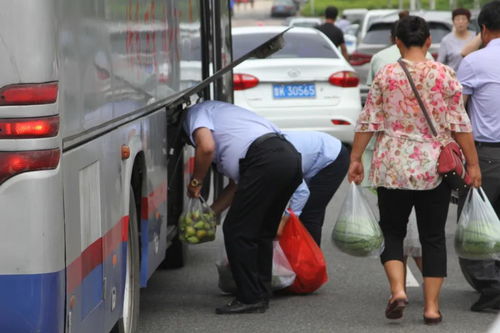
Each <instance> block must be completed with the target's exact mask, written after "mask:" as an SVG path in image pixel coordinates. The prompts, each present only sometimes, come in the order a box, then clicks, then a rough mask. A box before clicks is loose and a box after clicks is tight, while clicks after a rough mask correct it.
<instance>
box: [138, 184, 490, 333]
mask: <svg viewBox="0 0 500 333" xmlns="http://www.w3.org/2000/svg"><path fill="white" fill-rule="evenodd" d="M346 189H347V185H346V184H343V186H342V187H341V188H340V189H339V191H338V192H337V193H336V194H335V196H334V198H333V200H332V202H331V203H330V206H329V207H328V212H327V216H326V220H325V226H324V228H323V240H322V248H323V251H324V255H325V258H326V261H327V263H328V274H329V281H328V283H327V284H325V285H324V286H323V287H322V288H321V289H319V290H318V291H317V292H315V293H313V294H311V295H307V296H277V297H275V298H274V299H273V300H272V301H271V307H270V309H269V310H268V311H267V312H266V313H264V314H245V315H233V316H219V315H215V314H214V308H215V307H216V306H219V305H222V304H224V303H225V302H227V301H229V300H230V299H231V298H230V297H229V296H225V295H222V294H221V292H220V291H219V289H218V287H217V279H218V275H217V270H216V267H215V261H216V260H217V257H218V254H219V252H220V248H221V246H222V235H221V234H220V230H219V234H218V238H217V240H216V241H214V242H212V243H205V244H200V245H197V246H191V247H190V248H189V249H190V251H189V256H188V264H187V265H186V266H185V267H184V268H182V269H178V270H166V271H161V270H160V271H158V272H156V273H155V274H154V275H153V277H152V278H151V280H150V282H149V286H148V288H146V289H143V290H142V292H141V314H140V329H139V332H141V333H153V332H207V333H208V332H287V333H291V332H353V333H361V332H454V333H461V332H463V333H472V332H486V331H487V330H488V328H489V327H490V326H491V324H492V323H493V321H494V320H495V319H496V314H494V313H474V312H471V311H469V307H470V305H471V304H472V303H473V302H474V301H475V300H476V298H477V294H476V293H475V292H474V291H473V290H472V288H470V287H469V285H468V284H467V283H466V282H465V280H464V278H463V276H462V273H461V272H460V268H459V266H458V262H457V258H456V255H455V252H454V249H453V242H452V241H453V234H454V229H455V221H456V214H455V211H456V206H453V205H452V206H450V214H449V219H448V225H447V239H448V278H447V279H446V282H445V285H444V288H443V291H442V296H441V311H442V313H443V317H444V321H443V323H442V324H441V325H438V326H436V327H432V328H430V327H427V326H425V325H424V324H423V322H422V306H423V302H422V293H421V287H420V286H421V281H422V279H421V277H420V276H419V274H417V272H418V271H417V269H416V267H415V266H414V265H413V264H410V270H411V272H412V274H413V275H414V276H415V277H416V281H417V282H418V285H419V286H416V283H411V285H412V286H409V287H408V296H409V301H410V304H409V306H408V308H407V310H406V311H405V316H404V318H403V319H402V320H398V321H389V320H387V319H385V317H384V309H385V305H386V302H387V299H388V297H389V291H388V286H387V281H386V279H385V275H384V272H383V268H382V266H381V265H380V262H379V260H378V259H376V258H354V257H350V256H347V255H345V254H343V253H341V252H339V251H338V250H337V249H335V248H334V247H333V246H332V244H331V242H330V235H331V231H332V229H333V225H334V222H335V220H336V217H337V215H338V212H339V208H340V206H341V205H342V203H343V199H344V197H345V193H346Z"/></svg>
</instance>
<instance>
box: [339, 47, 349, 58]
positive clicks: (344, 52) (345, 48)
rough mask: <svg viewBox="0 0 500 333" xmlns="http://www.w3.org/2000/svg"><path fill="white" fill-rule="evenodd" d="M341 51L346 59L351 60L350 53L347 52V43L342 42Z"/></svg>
mask: <svg viewBox="0 0 500 333" xmlns="http://www.w3.org/2000/svg"><path fill="white" fill-rule="evenodd" d="M340 51H341V52H342V56H343V57H344V59H345V60H347V61H349V54H348V53H347V47H346V46H345V43H342V44H340Z"/></svg>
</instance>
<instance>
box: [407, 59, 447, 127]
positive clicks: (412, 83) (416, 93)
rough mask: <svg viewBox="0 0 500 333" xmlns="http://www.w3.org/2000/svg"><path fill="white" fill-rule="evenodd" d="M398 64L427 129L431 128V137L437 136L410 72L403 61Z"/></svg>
mask: <svg viewBox="0 0 500 333" xmlns="http://www.w3.org/2000/svg"><path fill="white" fill-rule="evenodd" d="M398 63H399V65H401V68H403V71H404V72H405V74H406V77H407V78H408V82H409V83H410V86H411V89H412V90H413V93H414V94H415V97H416V98H417V102H418V105H420V109H422V112H423V113H424V116H425V120H427V123H428V124H429V127H430V128H431V132H432V135H434V136H437V131H436V128H435V127H434V124H433V123H432V120H431V117H430V116H429V113H428V112H427V109H426V108H425V105H424V102H423V101H422V98H421V97H420V94H419V93H418V90H417V87H416V86H415V83H414V82H413V79H412V77H411V74H410V72H409V71H408V68H406V65H405V63H404V61H403V59H401V58H399V59H398Z"/></svg>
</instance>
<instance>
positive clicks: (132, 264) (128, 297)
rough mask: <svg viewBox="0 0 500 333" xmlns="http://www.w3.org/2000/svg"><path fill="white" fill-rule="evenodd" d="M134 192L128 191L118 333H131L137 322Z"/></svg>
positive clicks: (135, 211) (136, 239)
mask: <svg viewBox="0 0 500 333" xmlns="http://www.w3.org/2000/svg"><path fill="white" fill-rule="evenodd" d="M137 223H138V222H137V206H136V205H135V197H134V191H133V190H132V189H130V204H129V224H128V244H127V267H126V273H125V274H126V276H125V289H124V292H123V315H122V317H121V318H120V320H119V321H118V324H117V330H116V332H118V333H133V332H135V331H136V330H137V323H138V321H139V297H140V286H139V274H140V273H139V232H138V231H137V230H138V229H137Z"/></svg>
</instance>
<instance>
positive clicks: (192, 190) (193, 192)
mask: <svg viewBox="0 0 500 333" xmlns="http://www.w3.org/2000/svg"><path fill="white" fill-rule="evenodd" d="M187 195H188V197H190V198H199V197H200V196H201V186H191V184H188V187H187Z"/></svg>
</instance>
